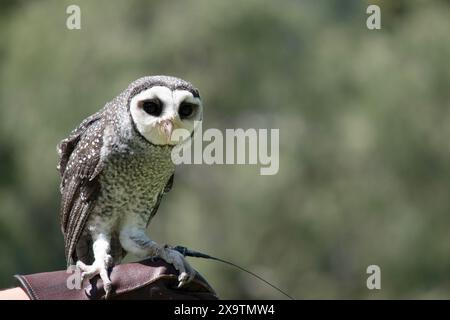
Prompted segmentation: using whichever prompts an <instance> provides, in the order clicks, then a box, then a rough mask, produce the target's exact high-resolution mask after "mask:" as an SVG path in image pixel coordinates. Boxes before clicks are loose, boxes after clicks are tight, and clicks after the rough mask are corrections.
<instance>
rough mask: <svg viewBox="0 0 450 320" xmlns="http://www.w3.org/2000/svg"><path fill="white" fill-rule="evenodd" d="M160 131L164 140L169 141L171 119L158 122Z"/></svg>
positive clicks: (171, 125) (171, 129)
mask: <svg viewBox="0 0 450 320" xmlns="http://www.w3.org/2000/svg"><path fill="white" fill-rule="evenodd" d="M160 128H161V132H162V133H163V134H164V135H165V136H166V141H167V142H168V143H169V142H170V140H171V137H172V131H173V122H172V120H164V121H161V122H160Z"/></svg>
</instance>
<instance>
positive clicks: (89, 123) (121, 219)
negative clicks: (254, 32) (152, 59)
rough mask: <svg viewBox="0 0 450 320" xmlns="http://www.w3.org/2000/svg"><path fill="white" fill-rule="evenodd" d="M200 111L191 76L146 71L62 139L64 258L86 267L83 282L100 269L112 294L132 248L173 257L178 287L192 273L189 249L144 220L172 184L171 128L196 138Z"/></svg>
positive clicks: (169, 259)
mask: <svg viewBox="0 0 450 320" xmlns="http://www.w3.org/2000/svg"><path fill="white" fill-rule="evenodd" d="M202 116H203V107H202V101H201V99H200V95H199V92H198V90H197V89H196V88H195V87H194V86H193V85H192V84H191V83H189V82H187V81H184V80H182V79H178V78H175V77H169V76H149V77H143V78H140V79H138V80H136V81H134V82H132V83H131V84H130V85H129V86H128V88H127V89H126V90H124V91H123V92H122V93H121V94H119V95H118V96H117V97H116V98H114V99H113V100H112V101H111V102H108V103H107V104H106V105H105V106H104V107H103V108H102V109H101V110H100V111H98V112H97V113H95V114H93V115H91V116H89V117H88V118H86V119H85V120H84V121H82V122H81V124H80V125H79V126H78V127H77V128H76V129H75V130H73V131H72V133H71V134H70V136H69V137H68V138H66V139H64V140H62V141H61V142H60V143H59V145H58V147H57V149H58V154H59V164H58V170H59V172H60V175H61V184H60V191H61V194H62V197H61V212H60V219H61V230H62V233H63V235H64V241H65V253H66V259H67V263H68V265H73V264H76V266H77V267H78V268H79V269H81V272H82V273H81V276H82V278H83V280H84V282H83V283H85V282H86V280H89V279H91V278H93V277H94V276H96V275H99V276H100V277H101V279H102V281H103V285H104V289H105V292H106V296H109V295H110V293H111V289H112V288H111V281H110V279H109V275H108V270H110V268H112V267H113V266H114V265H116V264H119V263H120V262H121V260H122V258H123V257H124V256H125V255H126V254H127V253H132V254H134V255H135V256H137V257H159V258H161V259H163V260H165V261H166V262H167V263H170V264H172V265H173V266H174V267H175V269H176V270H178V272H179V277H178V280H179V286H182V285H184V284H185V283H187V282H189V281H190V280H192V278H193V277H194V275H195V271H194V270H193V269H192V267H191V266H190V265H189V264H188V262H187V261H186V260H185V258H184V256H183V255H181V254H180V253H179V252H177V251H175V250H172V249H171V248H170V247H168V246H163V245H160V244H158V243H156V242H154V241H153V240H151V238H150V237H149V235H148V232H147V227H148V225H149V223H150V221H151V219H152V218H153V216H154V215H155V214H156V212H157V210H158V207H159V205H160V203H161V200H162V198H163V196H164V194H166V193H167V192H169V190H170V189H171V188H172V184H173V179H174V171H175V166H174V164H173V162H172V160H171V152H172V150H173V149H174V148H175V147H176V146H177V145H179V144H180V143H183V141H181V142H179V141H174V140H173V139H172V133H173V131H174V130H175V129H184V130H188V131H189V132H190V133H191V135H190V137H192V134H193V132H194V130H195V128H196V126H198V125H199V123H200V122H201V121H202ZM188 139H190V138H188Z"/></svg>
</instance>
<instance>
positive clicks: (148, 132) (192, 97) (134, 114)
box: [129, 76, 203, 145]
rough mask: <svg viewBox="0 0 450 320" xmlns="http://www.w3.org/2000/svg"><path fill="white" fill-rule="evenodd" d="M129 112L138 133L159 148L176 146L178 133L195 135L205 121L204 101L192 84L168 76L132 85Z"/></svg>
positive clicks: (145, 79) (156, 77)
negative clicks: (198, 127) (197, 128)
mask: <svg viewBox="0 0 450 320" xmlns="http://www.w3.org/2000/svg"><path fill="white" fill-rule="evenodd" d="M129 89H130V90H131V94H130V96H131V99H130V100H129V110H130V114H131V118H132V120H133V122H134V125H135V127H136V130H137V131H138V132H139V133H140V134H141V135H142V136H143V137H144V138H145V139H146V140H148V141H149V142H151V143H153V144H156V145H168V144H170V145H175V144H177V141H174V140H173V139H172V133H173V132H174V130H175V129H185V130H187V131H188V132H189V133H190V134H191V135H192V133H193V132H194V130H195V127H196V125H198V123H199V122H200V121H202V118H203V107H202V101H201V99H200V95H199V93H198V90H197V89H195V88H194V86H192V84H191V83H189V82H187V81H184V80H182V79H178V78H174V77H168V76H153V77H145V78H141V79H138V80H136V81H135V82H133V83H132V84H131V85H130V88H129Z"/></svg>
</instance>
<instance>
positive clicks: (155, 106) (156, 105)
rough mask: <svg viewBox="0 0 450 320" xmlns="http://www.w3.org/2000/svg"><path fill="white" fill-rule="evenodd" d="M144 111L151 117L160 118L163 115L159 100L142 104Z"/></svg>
mask: <svg viewBox="0 0 450 320" xmlns="http://www.w3.org/2000/svg"><path fill="white" fill-rule="evenodd" d="M142 109H144V111H145V112H147V113H148V114H149V115H151V116H154V117H159V116H160V115H161V113H162V104H161V101H159V100H147V101H144V102H143V103H142Z"/></svg>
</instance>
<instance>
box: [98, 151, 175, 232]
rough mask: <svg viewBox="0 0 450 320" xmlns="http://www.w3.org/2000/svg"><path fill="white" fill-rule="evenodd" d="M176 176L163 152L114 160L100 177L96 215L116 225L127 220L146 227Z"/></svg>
mask: <svg viewBox="0 0 450 320" xmlns="http://www.w3.org/2000/svg"><path fill="white" fill-rule="evenodd" d="M155 148H158V147H155ZM161 149H163V148H161ZM173 172H174V164H173V162H172V161H171V158H170V152H167V150H164V149H163V150H159V149H156V151H154V152H145V153H144V152H129V153H119V154H116V155H114V156H111V157H110V159H108V161H107V162H106V163H105V165H104V170H103V171H102V173H101V174H100V177H99V182H100V194H99V197H98V199H97V203H96V209H95V210H94V212H95V214H97V215H101V216H104V217H105V216H106V217H110V218H111V220H112V221H114V224H121V223H123V221H124V220H125V219H127V220H130V219H136V220H138V221H137V222H136V223H138V222H140V221H142V222H144V223H146V221H148V219H149V218H150V213H151V211H152V209H153V207H154V206H155V204H156V201H157V197H158V195H159V193H160V192H161V190H163V188H164V187H165V185H166V183H167V181H168V180H169V178H170V176H171V175H172V174H173ZM94 212H93V213H94Z"/></svg>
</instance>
